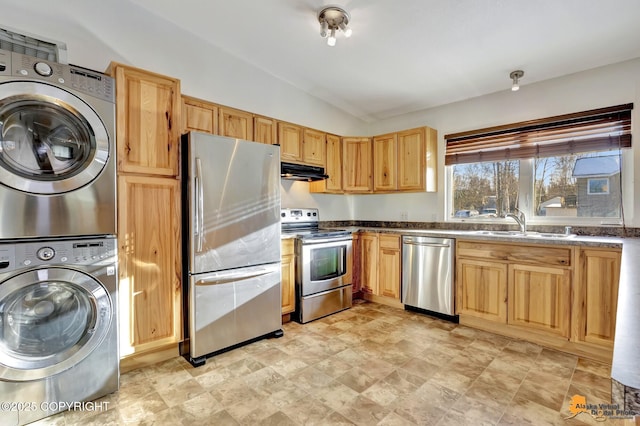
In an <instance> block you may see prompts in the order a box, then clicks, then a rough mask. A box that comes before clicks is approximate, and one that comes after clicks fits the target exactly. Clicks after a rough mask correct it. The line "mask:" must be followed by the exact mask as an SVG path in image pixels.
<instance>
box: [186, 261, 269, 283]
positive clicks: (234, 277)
mask: <svg viewBox="0 0 640 426" xmlns="http://www.w3.org/2000/svg"><path fill="white" fill-rule="evenodd" d="M279 268H280V264H277V265H272V266H268V267H264V268H260V269H255V268H253V269H252V270H251V271H248V272H231V273H225V274H215V275H213V276H209V277H207V278H203V279H200V280H198V281H196V283H195V284H196V285H197V286H208V285H218V284H227V283H232V282H237V281H241V280H249V279H252V278H257V277H261V276H263V275H268V274H273V273H274V272H277V271H278V270H279Z"/></svg>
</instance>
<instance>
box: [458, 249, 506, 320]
mask: <svg viewBox="0 0 640 426" xmlns="http://www.w3.org/2000/svg"><path fill="white" fill-rule="evenodd" d="M456 269H457V271H456V276H457V288H456V299H457V301H456V306H457V313H458V314H460V315H469V316H472V317H477V318H482V319H486V320H489V321H494V322H497V323H502V324H506V323H507V265H506V264H504V263H501V262H489V261H486V260H477V259H466V258H464V257H460V258H458V259H456Z"/></svg>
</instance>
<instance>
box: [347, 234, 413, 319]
mask: <svg viewBox="0 0 640 426" xmlns="http://www.w3.org/2000/svg"><path fill="white" fill-rule="evenodd" d="M401 238H402V237H401V236H400V235H397V234H379V233H376V232H361V233H360V234H359V235H358V236H357V238H354V241H356V242H357V244H356V247H357V249H358V251H359V253H358V254H357V255H356V256H354V258H355V259H357V260H358V262H359V265H358V266H356V267H355V268H354V269H355V270H356V271H357V273H355V274H354V276H355V277H357V278H356V279H357V280H358V281H357V284H356V287H357V288H359V289H360V290H362V293H363V295H364V297H365V299H368V300H373V301H375V302H379V303H383V304H387V305H391V306H397V307H400V306H401V305H400V291H401V290H400V286H401V271H400V269H401V267H402V255H401Z"/></svg>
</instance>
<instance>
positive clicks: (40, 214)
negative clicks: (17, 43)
mask: <svg viewBox="0 0 640 426" xmlns="http://www.w3.org/2000/svg"><path fill="white" fill-rule="evenodd" d="M0 205H1V206H2V210H1V211H0V240H2V239H22V238H36V237H37V238H46V237H52V236H55V237H62V236H83V235H115V234H116V165H115V85H114V80H113V79H112V78H111V77H109V76H106V75H104V74H101V73H98V72H95V71H91V70H87V69H84V68H80V67H77V66H73V65H64V64H58V63H55V62H49V61H45V60H42V59H38V58H35V57H32V56H27V55H22V54H20V53H16V52H9V51H5V50H0Z"/></svg>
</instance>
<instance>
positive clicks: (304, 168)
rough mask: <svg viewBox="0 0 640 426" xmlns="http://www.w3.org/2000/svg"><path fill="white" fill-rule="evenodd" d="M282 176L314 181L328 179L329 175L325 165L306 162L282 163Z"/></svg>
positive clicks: (290, 178) (283, 177)
mask: <svg viewBox="0 0 640 426" xmlns="http://www.w3.org/2000/svg"><path fill="white" fill-rule="evenodd" d="M280 177H282V179H289V180H300V181H304V182H313V181H316V180H323V179H327V178H328V177H329V176H328V175H326V174H325V173H324V167H317V166H308V165H306V164H296V163H281V165H280Z"/></svg>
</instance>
